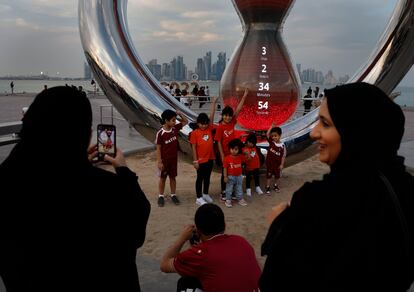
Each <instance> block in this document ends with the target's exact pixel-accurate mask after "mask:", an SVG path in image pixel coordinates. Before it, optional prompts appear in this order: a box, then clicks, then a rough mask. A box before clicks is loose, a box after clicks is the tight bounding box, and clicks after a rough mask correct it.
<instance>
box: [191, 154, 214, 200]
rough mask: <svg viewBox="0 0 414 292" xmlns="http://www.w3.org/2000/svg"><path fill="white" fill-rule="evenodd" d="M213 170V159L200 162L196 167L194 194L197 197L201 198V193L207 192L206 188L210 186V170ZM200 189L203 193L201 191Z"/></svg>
mask: <svg viewBox="0 0 414 292" xmlns="http://www.w3.org/2000/svg"><path fill="white" fill-rule="evenodd" d="M212 170H213V160H209V161H207V162H205V163H200V164H199V165H198V169H197V179H196V184H195V186H196V194H197V198H201V197H202V194H206V195H207V194H208V189H209V188H210V176H211V171H212ZM201 190H202V191H203V193H201Z"/></svg>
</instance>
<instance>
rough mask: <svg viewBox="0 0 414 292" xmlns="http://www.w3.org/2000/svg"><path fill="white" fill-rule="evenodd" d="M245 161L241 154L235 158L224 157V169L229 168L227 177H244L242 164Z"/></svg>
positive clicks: (230, 156) (231, 156)
mask: <svg viewBox="0 0 414 292" xmlns="http://www.w3.org/2000/svg"><path fill="white" fill-rule="evenodd" d="M243 161H244V159H243V156H242V155H241V154H239V155H236V156H233V155H227V156H226V157H224V163H223V167H224V168H227V175H232V176H239V175H242V162H243Z"/></svg>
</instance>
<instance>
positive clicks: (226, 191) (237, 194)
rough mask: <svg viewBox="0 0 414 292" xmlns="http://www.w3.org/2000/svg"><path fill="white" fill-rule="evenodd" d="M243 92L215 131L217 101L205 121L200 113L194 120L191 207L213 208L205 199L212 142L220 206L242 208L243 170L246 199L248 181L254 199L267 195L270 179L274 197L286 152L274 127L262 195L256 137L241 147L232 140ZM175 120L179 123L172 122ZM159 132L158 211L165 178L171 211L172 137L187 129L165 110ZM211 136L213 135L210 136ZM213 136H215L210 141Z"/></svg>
mask: <svg viewBox="0 0 414 292" xmlns="http://www.w3.org/2000/svg"><path fill="white" fill-rule="evenodd" d="M247 94H248V89H246V90H245V91H244V94H243V97H242V98H241V100H240V102H239V104H238V106H237V108H236V109H235V110H234V111H233V109H232V108H231V107H230V106H226V107H224V108H223V110H222V119H221V121H220V122H219V125H218V126H217V128H216V129H214V128H213V120H214V114H215V109H216V104H217V98H214V99H213V101H212V104H211V111H210V116H208V115H207V114H205V113H200V114H199V115H198V117H197V120H196V125H194V127H193V131H192V132H191V133H190V137H189V139H190V143H191V146H192V154H193V166H194V168H195V169H196V171H197V178H196V183H195V189H196V195H197V198H196V201H195V202H196V204H197V205H200V206H201V205H204V204H206V203H211V202H213V199H212V198H211V196H210V195H209V187H210V176H211V172H212V170H213V164H214V160H215V159H216V151H215V148H214V142H216V145H217V148H218V152H219V155H220V156H219V158H220V159H219V160H220V161H219V163H221V164H222V175H221V200H223V201H224V202H225V205H226V207H228V208H231V207H232V205H233V203H232V200H233V199H235V200H236V201H237V203H238V204H239V205H241V206H247V202H246V200H244V198H243V165H245V176H246V195H247V196H248V197H251V196H252V190H251V179H252V178H253V180H254V184H255V191H256V193H257V194H259V195H262V194H264V193H265V194H266V195H270V194H271V180H272V177H274V180H275V181H274V184H273V186H272V188H273V190H274V191H276V192H279V186H278V184H277V181H278V179H279V178H280V176H281V170H282V169H283V165H284V162H285V156H286V150H285V146H284V144H283V142H281V141H280V138H281V135H282V130H281V129H280V128H279V127H275V125H274V124H272V125H271V127H270V128H269V129H268V131H267V132H266V137H267V139H268V142H269V148H268V152H267V156H266V188H265V192H263V191H262V189H261V188H260V181H259V176H260V173H259V169H260V167H261V164H262V161H263V154H262V153H261V150H260V149H259V147H257V146H256V143H257V137H256V134H254V133H250V134H249V135H248V136H247V137H246V142H245V144H243V142H242V141H241V140H240V139H238V138H236V136H235V131H234V128H235V125H236V123H237V116H238V114H239V112H240V110H241V108H242V106H243V103H244V101H245V100H246V97H247ZM177 115H178V116H179V117H180V118H181V121H180V122H178V123H177V122H176V117H177ZM161 119H162V128H161V129H160V130H159V131H158V132H157V135H156V145H157V164H158V170H159V177H160V180H159V195H158V206H160V207H163V206H164V204H165V198H164V190H165V183H166V179H167V177H169V179H170V188H171V200H172V202H173V203H175V204H176V205H178V204H180V201H179V199H178V197H177V195H176V180H175V177H176V176H177V152H178V149H179V144H178V139H177V135H178V132H179V131H180V129H181V128H182V127H183V126H185V125H186V124H187V123H188V120H187V119H186V118H185V116H184V115H183V114H182V113H181V112H179V111H177V112H174V111H172V110H165V111H164V112H163V113H162V115H161ZM214 132H215V134H214ZM213 134H214V135H213Z"/></svg>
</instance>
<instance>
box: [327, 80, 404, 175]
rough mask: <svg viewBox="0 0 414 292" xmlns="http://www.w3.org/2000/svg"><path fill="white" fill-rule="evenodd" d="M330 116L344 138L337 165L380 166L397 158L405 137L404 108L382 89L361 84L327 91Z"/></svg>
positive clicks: (351, 84) (335, 165) (342, 138)
mask: <svg viewBox="0 0 414 292" xmlns="http://www.w3.org/2000/svg"><path fill="white" fill-rule="evenodd" d="M325 96H326V99H327V103H328V110H329V114H330V116H331V118H332V121H333V123H334V124H335V127H336V129H337V130H338V132H339V135H340V136H341V144H342V145H341V153H340V155H339V157H338V159H337V161H336V162H335V164H334V165H333V167H334V168H335V167H337V166H338V167H339V166H340V165H343V164H350V163H352V164H354V163H356V162H357V163H359V164H360V163H361V162H367V163H369V164H373V165H376V166H379V167H382V166H384V165H387V164H389V163H393V162H394V160H395V159H396V158H397V151H398V149H399V147H400V143H401V139H402V137H403V134H404V123H405V118H404V114H403V112H402V110H401V108H400V107H399V106H398V105H397V104H396V103H394V102H393V101H392V100H391V99H390V98H389V97H388V96H387V95H386V94H385V93H384V92H383V91H382V90H381V89H379V88H378V87H376V86H374V85H371V84H368V83H363V82H358V83H350V84H346V85H341V86H337V87H335V88H333V89H329V90H326V91H325Z"/></svg>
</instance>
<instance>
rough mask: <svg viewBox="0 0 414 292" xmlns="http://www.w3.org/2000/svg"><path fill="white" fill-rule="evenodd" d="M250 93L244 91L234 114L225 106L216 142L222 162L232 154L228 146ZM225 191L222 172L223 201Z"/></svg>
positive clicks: (215, 138)
mask: <svg viewBox="0 0 414 292" xmlns="http://www.w3.org/2000/svg"><path fill="white" fill-rule="evenodd" d="M248 93H249V89H248V88H246V89H245V90H244V94H243V97H242V98H241V100H240V102H239V104H238V105H237V108H236V110H235V111H234V112H233V109H232V108H231V107H230V106H225V107H224V108H223V110H222V112H221V115H222V120H221V123H220V124H219V126H218V127H217V131H216V135H215V137H214V140H215V141H217V143H218V150H219V152H220V158H221V161H222V162H223V161H224V157H225V156H227V155H229V154H230V151H229V148H228V144H229V142H230V141H231V140H233V139H234V138H235V136H234V127H235V126H236V124H237V116H238V115H239V113H240V111H241V109H242V107H243V104H244V102H245V100H246V97H247V94H248ZM240 150H241V148H240ZM225 190H226V183H225V181H224V172H223V171H222V172H221V199H222V200H223V201H224V200H225V199H226V192H225Z"/></svg>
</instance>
